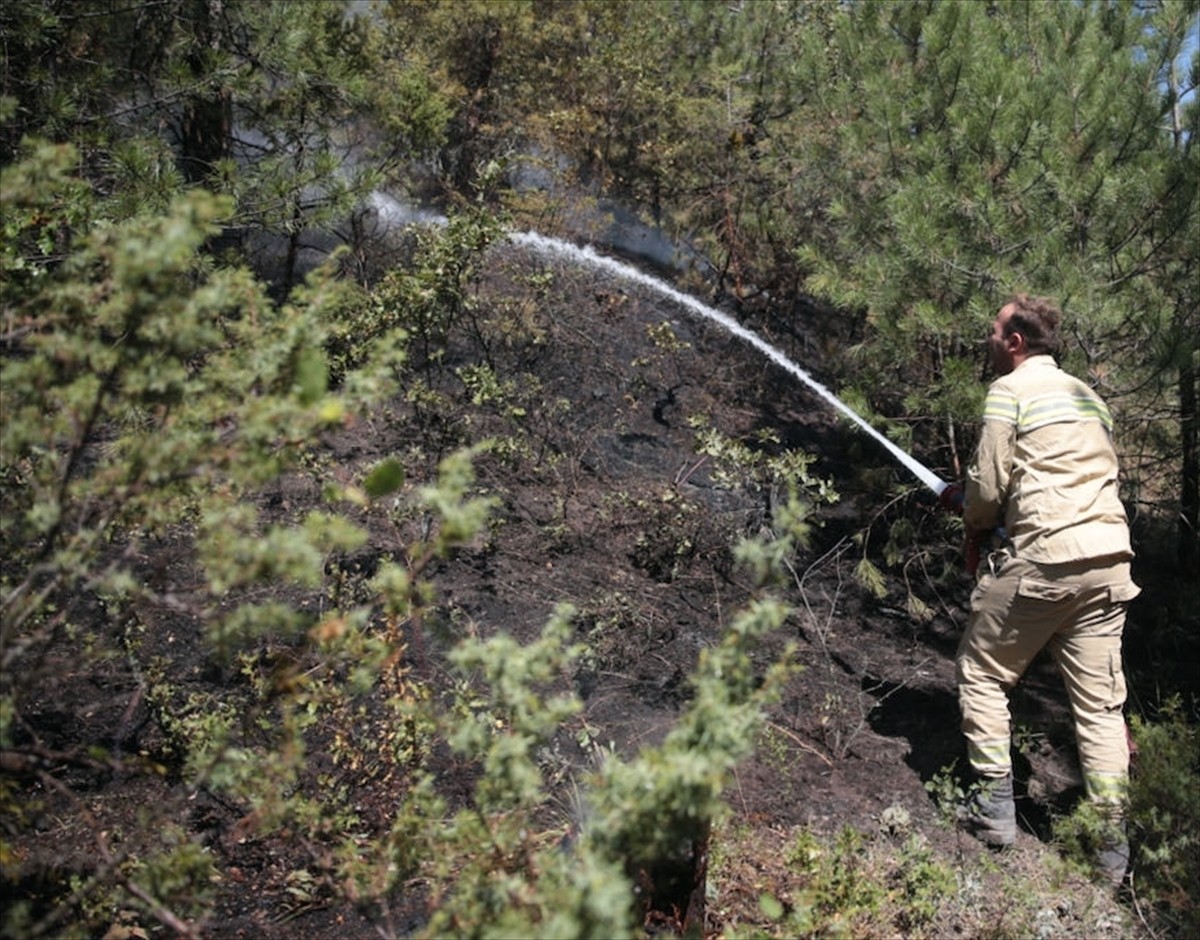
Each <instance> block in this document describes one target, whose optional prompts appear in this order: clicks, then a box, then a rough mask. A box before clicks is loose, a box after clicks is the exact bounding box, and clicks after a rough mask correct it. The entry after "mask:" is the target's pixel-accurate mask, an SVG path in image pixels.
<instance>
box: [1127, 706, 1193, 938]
mask: <svg viewBox="0 0 1200 940" xmlns="http://www.w3.org/2000/svg"><path fill="white" fill-rule="evenodd" d="M1132 726H1133V735H1134V740H1135V741H1136V742H1137V745H1138V757H1137V765H1136V767H1135V769H1134V772H1133V774H1132V779H1131V781H1130V790H1129V828H1130V839H1131V842H1132V843H1133V845H1134V856H1133V868H1134V871H1135V879H1136V884H1137V886H1138V890H1139V891H1140V892H1142V893H1143V894H1144V896H1146V897H1148V898H1150V899H1151V900H1152V901H1153V902H1154V903H1155V904H1156V905H1157V906H1158V907H1159V909H1160V913H1161V914H1162V916H1163V917H1164V918H1165V919H1166V920H1167V921H1168V922H1170V923H1172V924H1173V925H1174V927H1173V929H1174V930H1176V931H1177V932H1178V934H1179V935H1180V936H1186V935H1188V934H1193V933H1196V932H1197V931H1198V930H1200V870H1198V869H1200V844H1198V842H1200V836H1198V835H1197V833H1200V819H1198V818H1197V817H1198V814H1200V808H1198V807H1197V805H1196V801H1195V800H1194V799H1193V798H1192V795H1194V794H1195V793H1196V790H1197V788H1198V787H1200V732H1198V731H1197V727H1196V724H1195V722H1194V721H1189V720H1188V718H1187V716H1186V715H1185V714H1184V712H1183V710H1182V708H1181V707H1180V705H1179V702H1178V700H1174V701H1171V702H1168V703H1167V704H1166V705H1165V706H1164V707H1163V708H1162V710H1161V712H1160V714H1159V715H1158V716H1157V720H1155V721H1153V722H1151V721H1145V720H1142V719H1140V718H1136V717H1135V718H1134V719H1133V720H1132Z"/></svg>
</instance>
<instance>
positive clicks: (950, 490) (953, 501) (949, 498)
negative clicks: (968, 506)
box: [938, 483, 965, 516]
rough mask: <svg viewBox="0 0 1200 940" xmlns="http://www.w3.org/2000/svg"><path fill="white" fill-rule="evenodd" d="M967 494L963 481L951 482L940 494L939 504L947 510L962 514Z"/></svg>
mask: <svg viewBox="0 0 1200 940" xmlns="http://www.w3.org/2000/svg"><path fill="white" fill-rule="evenodd" d="M964 497H965V494H964V493H963V487H962V484H961V483H951V484H949V485H948V486H947V487H946V488H945V489H944V490H942V492H941V493H940V494H939V495H938V505H940V506H941V507H942V508H943V509H944V510H946V512H952V513H954V514H955V515H959V516H961V515H962V511H963V500H964Z"/></svg>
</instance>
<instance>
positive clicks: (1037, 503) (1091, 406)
mask: <svg viewBox="0 0 1200 940" xmlns="http://www.w3.org/2000/svg"><path fill="white" fill-rule="evenodd" d="M963 520H964V522H965V523H966V524H967V526H969V527H971V528H974V529H978V530H984V531H986V530H989V529H993V528H995V527H996V526H997V525H1001V524H1003V526H1004V527H1005V529H1006V530H1007V534H1008V537H1009V539H1010V540H1011V541H1012V546H1013V549H1014V550H1015V552H1016V554H1017V556H1018V557H1021V558H1026V559H1028V560H1030V561H1033V562H1040V563H1047V564H1056V563H1060V562H1067V561H1082V560H1085V559H1090V558H1102V557H1113V558H1131V557H1132V556H1133V551H1132V549H1131V547H1130V542H1129V524H1128V520H1127V518H1126V515H1125V507H1124V506H1123V505H1122V504H1121V500H1120V498H1119V497H1118V495H1117V454H1116V450H1115V448H1114V447H1113V442H1112V416H1111V415H1110V414H1109V411H1108V406H1107V405H1105V403H1104V402H1103V401H1102V400H1101V399H1100V398H1099V396H1097V395H1096V393H1095V392H1093V391H1092V390H1091V389H1090V388H1088V387H1087V386H1086V385H1085V384H1084V383H1082V382H1080V381H1079V380H1078V379H1076V378H1074V377H1073V376H1071V375H1069V374H1067V373H1066V372H1063V371H1062V370H1061V369H1059V368H1058V366H1057V365H1056V364H1055V362H1054V359H1053V357H1051V356H1031V357H1030V358H1028V359H1026V360H1025V361H1024V362H1022V363H1021V364H1020V365H1019V366H1017V368H1015V369H1014V370H1013V371H1012V372H1010V373H1009V374H1008V375H1005V376H1002V377H1001V378H999V379H997V380H996V381H995V382H993V383H992V384H991V386H990V387H989V388H988V394H987V401H986V403H985V404H984V410H983V430H982V432H981V437H980V440H979V447H978V449H977V450H976V453H975V459H974V461H973V463H972V464H971V466H970V467H969V468H968V470H967V483H966V501H965V506H964V510H963Z"/></svg>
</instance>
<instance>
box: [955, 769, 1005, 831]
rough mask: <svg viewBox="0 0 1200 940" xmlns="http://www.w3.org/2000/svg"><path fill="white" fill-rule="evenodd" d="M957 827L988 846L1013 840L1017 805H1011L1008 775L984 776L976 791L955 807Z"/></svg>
mask: <svg viewBox="0 0 1200 940" xmlns="http://www.w3.org/2000/svg"><path fill="white" fill-rule="evenodd" d="M958 825H959V828H961V829H963V830H965V831H966V832H969V833H971V835H973V836H975V838H977V839H979V840H981V841H983V842H986V843H987V844H988V845H993V846H997V847H999V846H1005V845H1012V844H1013V843H1014V842H1016V841H1017V806H1016V803H1014V802H1013V778H1012V774H1011V773H1009V774H1006V775H1005V776H1003V777H990V778H989V777H984V778H981V779H980V781H979V785H978V789H976V790H975V792H974V793H972V794H971V796H970V797H969V798H968V799H967V801H966V802H965V803H964V804H963V805H961V806H960V807H959V808H958Z"/></svg>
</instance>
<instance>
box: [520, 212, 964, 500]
mask: <svg viewBox="0 0 1200 940" xmlns="http://www.w3.org/2000/svg"><path fill="white" fill-rule="evenodd" d="M509 239H510V240H511V241H513V242H514V243H516V244H518V245H524V246H525V247H527V248H532V249H533V250H534V251H537V252H539V253H540V254H543V255H550V256H555V257H559V258H564V259H566V260H567V261H570V262H572V263H573V264H579V265H587V266H589V267H592V268H598V269H600V270H603V271H608V272H610V273H612V274H615V275H617V276H618V277H620V278H622V279H624V280H626V281H632V282H634V283H636V284H641V285H643V286H645V287H649V288H651V289H652V290H654V291H656V292H657V293H659V294H661V295H663V296H664V297H667V298H669V299H671V300H673V301H675V303H677V304H679V305H680V306H682V307H685V308H686V309H688V310H690V311H691V312H692V313H695V314H697V315H699V316H701V317H703V318H704V319H706V320H710V321H712V322H713V323H716V324H717V325H719V326H721V327H722V328H723V329H725V330H726V331H727V332H729V333H731V334H732V335H734V336H736V337H737V338H738V339H740V340H742V341H744V342H746V343H749V344H750V345H751V346H753V347H754V348H755V349H757V350H758V351H759V352H761V353H762V354H763V355H764V356H766V357H767V358H768V359H770V360H771V361H772V362H774V363H775V364H776V365H778V366H780V367H781V368H783V369H785V370H786V371H788V372H789V373H791V374H792V375H794V376H795V377H796V378H798V379H799V380H800V381H801V382H803V383H804V384H805V385H807V386H808V387H809V388H811V389H812V390H813V391H814V392H816V393H817V394H818V395H820V396H821V397H822V398H824V399H825V400H826V401H827V402H829V404H831V405H833V407H834V408H836V409H837V410H838V411H840V412H841V413H842V414H844V415H845V416H846V417H847V418H849V419H850V420H852V421H853V422H854V423H855V424H857V425H858V426H859V427H860V428H862V429H863V430H864V431H866V432H867V433H868V434H870V435H871V436H872V437H873V438H875V440H877V441H878V442H879V443H880V444H882V445H883V446H884V447H885V448H886V449H887V451H888V452H889V453H890V454H891V455H892V456H893V457H895V458H896V459H897V460H898V461H899V462H900V463H901V464H903V465H904V466H905V467H907V468H908V469H909V470H910V471H911V472H912V474H913V475H914V476H915V477H916V478H917V479H918V480H920V481H921V482H922V483H924V484H925V486H927V487H929V489H931V490H933V492H934V495H937V496H940V495H941V494H942V491H943V490H944V489H946V486H947V485H948V484H947V483H946V482H945V481H944V480H942V479H941V478H940V477H938V475H937V474H936V473H934V472H933V471H932V470H930V469H929V468H928V467H926V466H925V465H924V464H922V463H921V462H920V461H918V460H916V459H915V458H914V457H913V456H912V455H911V454H908V453H905V452H904V451H903V450H901V449H900V448H899V447H897V446H896V445H895V444H894V443H893V442H892V441H890V440H888V439H887V438H886V437H884V436H883V435H882V434H880V433H879V432H878V431H877V430H875V428H873V427H871V425H869V424H867V422H866V421H864V420H863V419H862V418H861V417H859V415H857V414H855V413H854V411H853V410H851V409H850V407H849V406H848V405H846V403H845V402H843V401H842V400H841V399H839V398H838V397H837V396H836V395H834V394H833V392H831V391H830V390H829V389H827V388H826V387H825V386H824V385H822V384H821V383H820V382H818V381H817V380H816V379H814V378H813V377H812V376H811V375H809V374H808V373H807V372H805V371H804V370H803V369H802V368H800V366H798V365H796V363H794V362H793V361H792V360H791V359H789V358H788V357H787V356H785V355H784V354H783V353H781V352H780V351H779V350H778V349H776V348H775V347H774V346H772V345H771V344H770V343H768V342H766V341H765V340H764V339H762V338H761V337H760V336H758V335H757V334H755V333H752V332H751V331H750V330H748V329H746V328H745V327H744V326H742V325H741V324H740V323H738V322H737V321H736V320H734V319H732V318H731V317H729V316H727V315H726V314H724V313H722V312H721V311H720V310H717V309H716V308H714V307H710V306H708V305H707V304H704V303H701V302H700V301H699V300H696V298H694V297H689V296H688V295H687V294H684V293H683V292H681V291H678V290H676V289H675V288H674V287H672V286H671V285H670V284H668V283H666V282H665V281H661V280H659V279H658V278H656V277H653V276H651V275H649V274H646V273H644V272H642V271H639V270H638V269H637V268H634V267H631V266H630V265H627V264H623V263H622V262H620V261H615V260H613V259H612V258H606V257H604V256H603V255H598V254H596V252H594V251H593V250H592V249H591V248H590V247H584V248H578V247H576V246H575V245H572V244H569V243H568V242H564V241H559V240H558V239H556V238H548V237H546V236H545V235H539V234H537V233H536V232H514V233H512V234H510V235H509Z"/></svg>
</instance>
